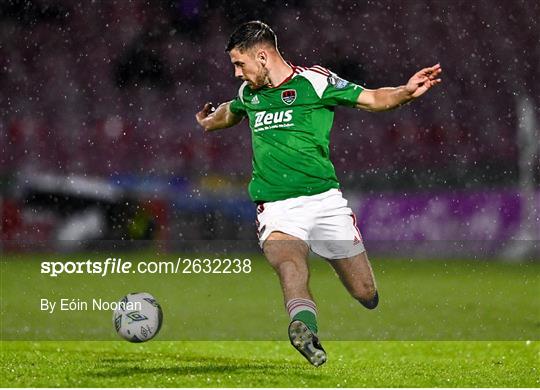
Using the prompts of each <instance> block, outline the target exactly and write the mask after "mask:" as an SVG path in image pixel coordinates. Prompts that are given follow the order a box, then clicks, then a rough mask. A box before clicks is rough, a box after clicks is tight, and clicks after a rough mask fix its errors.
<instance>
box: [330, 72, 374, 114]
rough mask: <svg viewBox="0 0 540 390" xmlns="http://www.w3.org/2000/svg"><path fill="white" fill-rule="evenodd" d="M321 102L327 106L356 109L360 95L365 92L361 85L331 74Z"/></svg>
mask: <svg viewBox="0 0 540 390" xmlns="http://www.w3.org/2000/svg"><path fill="white" fill-rule="evenodd" d="M327 82H328V85H327V86H326V88H325V90H324V92H323V94H322V96H321V102H322V104H324V105H325V106H348V107H354V106H355V105H356V101H357V99H358V96H359V95H360V93H361V92H362V91H363V90H364V88H362V87H361V86H360V85H358V84H355V83H351V82H350V81H347V80H344V79H342V78H340V77H338V76H337V75H336V74H335V73H330V76H328V79H327Z"/></svg>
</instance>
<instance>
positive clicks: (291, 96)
mask: <svg viewBox="0 0 540 390" xmlns="http://www.w3.org/2000/svg"><path fill="white" fill-rule="evenodd" d="M281 100H283V103H285V104H288V105H291V104H293V103H294V101H295V100H296V89H287V90H285V91H283V92H281Z"/></svg>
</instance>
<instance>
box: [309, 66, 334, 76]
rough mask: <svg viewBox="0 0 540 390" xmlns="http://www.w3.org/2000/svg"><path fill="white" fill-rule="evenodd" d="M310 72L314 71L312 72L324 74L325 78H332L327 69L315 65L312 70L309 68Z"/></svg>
mask: <svg viewBox="0 0 540 390" xmlns="http://www.w3.org/2000/svg"><path fill="white" fill-rule="evenodd" d="M309 70H312V71H314V72H318V73H322V74H324V75H325V76H330V71H329V70H328V69H326V68H323V67H322V66H320V65H314V66H312V67H311V68H309Z"/></svg>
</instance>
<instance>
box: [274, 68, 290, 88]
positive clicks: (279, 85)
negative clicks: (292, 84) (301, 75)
mask: <svg viewBox="0 0 540 390" xmlns="http://www.w3.org/2000/svg"><path fill="white" fill-rule="evenodd" d="M289 66H290V67H291V74H290V75H288V76H287V78H285V80H283V81H282V82H281V83H279V84H278V85H276V86H274V87H272V88H277V87H281V86H282V85H283V84H285V83H286V82H287V81H289V80H290V79H292V78H293V76H294V74H295V73H296V72H295V70H294V65H290V64H289Z"/></svg>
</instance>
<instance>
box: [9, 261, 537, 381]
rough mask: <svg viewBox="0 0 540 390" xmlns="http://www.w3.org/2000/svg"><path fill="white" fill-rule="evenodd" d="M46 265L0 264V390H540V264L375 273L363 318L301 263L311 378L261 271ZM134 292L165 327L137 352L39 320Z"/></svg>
mask: <svg viewBox="0 0 540 390" xmlns="http://www.w3.org/2000/svg"><path fill="white" fill-rule="evenodd" d="M128 256H129V254H128ZM46 257H47V256H44V255H41V256H38V255H25V256H17V257H14V258H9V259H8V258H6V257H4V258H3V259H2V263H1V267H2V268H1V270H2V273H1V282H2V283H1V290H2V296H1V298H2V299H1V300H0V311H1V314H2V317H1V323H0V325H1V326H0V328H1V333H2V340H3V341H2V342H1V343H0V352H1V368H0V369H1V371H0V386H1V387H7V386H10V387H540V379H539V378H540V364H539V362H540V342H539V341H535V340H539V339H540V337H538V335H539V333H540V300H539V299H538V297H539V296H540V264H538V263H536V264H514V265H512V264H504V263H494V262H479V261H472V262H466V261H448V262H445V261H433V262H426V261H423V262H411V261H408V260H407V261H404V260H401V261H399V260H382V261H381V260H375V261H373V266H374V269H375V274H376V276H377V279H378V283H379V289H380V291H381V303H380V306H379V307H378V308H377V310H374V311H369V310H366V309H363V308H362V307H361V306H360V305H359V304H358V303H357V302H355V301H354V300H352V299H351V298H350V297H349V296H348V295H347V293H346V291H345V289H344V288H343V287H342V286H341V284H340V283H339V281H338V279H337V278H336V276H335V275H334V274H333V272H332V270H331V268H330V267H329V266H328V265H327V264H324V263H323V262H312V266H311V269H312V273H311V286H312V289H313V292H314V295H315V298H316V299H317V302H318V304H319V314H320V323H319V325H320V328H321V332H320V336H321V338H322V342H323V345H324V347H325V349H326V350H327V352H328V362H327V363H326V364H325V365H324V366H322V367H319V368H315V367H312V366H311V365H310V364H309V363H308V362H307V361H305V360H304V358H303V357H302V356H301V355H300V354H299V353H298V352H297V351H296V350H294V349H293V348H292V346H290V344H289V342H288V341H285V340H286V339H285V337H286V329H287V324H288V320H287V318H286V315H285V312H284V310H283V306H282V305H283V303H282V302H281V294H280V290H279V283H278V281H277V278H276V276H275V275H274V274H273V271H272V270H271V269H270V267H269V266H268V265H267V264H266V263H265V261H264V260H263V259H262V258H254V263H253V272H252V273H251V274H249V275H236V276H234V275H230V276H224V275H221V276H219V275H217V276H216V275H214V276H212V275H191V276H189V277H188V276H186V275H138V274H130V275H122V276H119V277H117V278H101V277H94V276H88V275H81V276H77V275H67V276H63V277H58V278H51V277H49V276H46V275H45V276H44V275H41V274H40V272H39V261H37V260H43V259H44V258H46ZM71 257H78V258H84V256H82V255H80V256H74V255H72V256H71ZM102 257H103V256H102ZM139 257H140V258H141V259H142V258H144V257H145V256H144V255H140V256H139ZM149 257H151V256H149ZM169 257H172V256H169ZM137 290H138V291H149V292H151V293H153V294H154V295H155V296H156V297H157V298H158V300H160V302H161V304H162V306H163V309H164V314H165V320H164V325H163V328H162V331H161V333H160V334H159V335H158V337H157V338H156V340H153V341H150V342H147V343H143V344H130V343H127V342H124V341H111V340H116V339H117V336H116V335H115V334H114V330H113V327H112V321H111V313H109V312H103V313H101V312H66V313H56V314H54V315H50V314H47V313H40V311H39V297H42V296H47V297H49V298H55V297H56V298H57V297H62V296H68V297H81V298H85V297H86V298H88V297H90V296H92V295H95V294H103V295H105V296H106V297H108V298H111V299H117V298H119V297H120V296H121V295H122V294H125V293H127V292H130V291H137ZM60 339H63V340H60ZM6 340H7V341H6ZM32 340H36V341H32ZM41 340H51V341H41ZM69 340H96V341H69ZM97 340H101V341H97ZM166 340H189V341H166ZM195 340H206V341H195ZM211 340H216V341H211ZM227 340H237V341H227ZM247 340H254V341H247ZM265 340H266V341H265ZM269 340H274V341H269ZM355 340H357V341H355ZM383 340H388V341H383ZM397 340H407V341H397ZM419 340H422V341H419ZM448 340H453V341H448ZM475 340H481V341H475ZM527 340H529V341H527Z"/></svg>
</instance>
